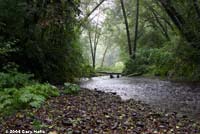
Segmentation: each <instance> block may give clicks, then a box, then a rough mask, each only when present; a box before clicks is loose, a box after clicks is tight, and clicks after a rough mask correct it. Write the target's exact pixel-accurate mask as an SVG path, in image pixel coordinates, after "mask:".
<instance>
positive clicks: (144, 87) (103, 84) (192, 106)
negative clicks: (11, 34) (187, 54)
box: [81, 76, 200, 120]
mask: <svg viewBox="0 0 200 134" xmlns="http://www.w3.org/2000/svg"><path fill="white" fill-rule="evenodd" d="M81 87H82V88H88V89H91V90H93V89H96V90H101V91H104V92H115V93H117V95H120V96H121V97H122V99H124V100H127V99H131V98H132V99H135V100H138V101H142V102H144V103H147V104H150V105H151V106H152V107H153V108H156V109H158V110H162V111H168V112H178V113H181V114H183V115H187V116H189V117H195V119H197V118H198V119H199V120H200V84H185V83H174V82H170V81H162V80H159V79H148V78H141V77H134V78H127V77H122V78H119V79H117V78H115V79H110V78H109V77H108V76H103V77H94V78H92V79H87V80H82V82H81Z"/></svg>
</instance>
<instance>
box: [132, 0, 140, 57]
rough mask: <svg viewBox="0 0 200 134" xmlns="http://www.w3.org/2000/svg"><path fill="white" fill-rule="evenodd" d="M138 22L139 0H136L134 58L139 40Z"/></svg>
mask: <svg viewBox="0 0 200 134" xmlns="http://www.w3.org/2000/svg"><path fill="white" fill-rule="evenodd" d="M138 23H139V0H136V11H135V37H134V43H133V57H132V58H133V59H134V58H135V56H136V48H137V40H138Z"/></svg>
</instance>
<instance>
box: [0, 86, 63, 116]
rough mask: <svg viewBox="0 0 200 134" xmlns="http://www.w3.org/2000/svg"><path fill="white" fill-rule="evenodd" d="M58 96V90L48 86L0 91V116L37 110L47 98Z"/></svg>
mask: <svg viewBox="0 0 200 134" xmlns="http://www.w3.org/2000/svg"><path fill="white" fill-rule="evenodd" d="M58 95H59V91H58V89H57V88H55V87H54V86H52V85H50V84H34V85H30V86H25V87H22V88H5V89H1V90H0V116H1V115H4V114H6V115H8V114H10V113H12V112H15V111H17V110H20V109H24V108H28V107H33V108H39V107H40V106H41V104H42V103H43V102H44V101H45V100H46V99H47V98H49V97H51V96H58Z"/></svg>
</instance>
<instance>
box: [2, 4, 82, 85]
mask: <svg viewBox="0 0 200 134" xmlns="http://www.w3.org/2000/svg"><path fill="white" fill-rule="evenodd" d="M58 7H59V8H58ZM78 7H79V1H62V2H60V1H56V0H51V1H49V0H43V1H41V0H35V1H27V0H6V1H4V0H0V62H1V63H2V65H3V66H5V65H7V63H8V62H14V63H16V64H18V65H19V69H20V70H22V71H24V72H31V73H33V74H34V76H35V77H36V78H38V79H40V80H41V81H45V82H46V81H48V82H52V83H63V82H64V81H73V79H74V78H75V77H80V75H81V74H82V72H81V71H82V69H81V67H82V64H83V63H84V60H83V58H82V50H81V46H80V43H79V41H78V40H79V34H80V32H79V27H77V24H78V23H77V22H78V21H77V15H78V14H79V9H78ZM0 69H2V66H0ZM74 70H75V71H74Z"/></svg>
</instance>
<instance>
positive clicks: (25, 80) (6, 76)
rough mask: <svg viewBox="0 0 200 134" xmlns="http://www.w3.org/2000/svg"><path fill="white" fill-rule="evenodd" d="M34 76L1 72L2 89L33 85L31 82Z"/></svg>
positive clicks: (0, 82)
mask: <svg viewBox="0 0 200 134" xmlns="http://www.w3.org/2000/svg"><path fill="white" fill-rule="evenodd" d="M32 77H33V75H31V74H24V73H19V72H17V71H12V72H9V73H3V72H0V88H12V87H15V88H20V87H24V86H26V85H29V84H31V83H33V81H31V80H30V78H32Z"/></svg>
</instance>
